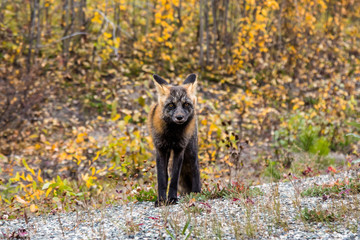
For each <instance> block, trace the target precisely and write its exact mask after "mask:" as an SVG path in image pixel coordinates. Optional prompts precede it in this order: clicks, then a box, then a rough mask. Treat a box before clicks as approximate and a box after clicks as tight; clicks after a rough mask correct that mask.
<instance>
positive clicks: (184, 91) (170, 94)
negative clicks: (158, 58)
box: [153, 74, 197, 125]
mask: <svg viewBox="0 0 360 240" xmlns="http://www.w3.org/2000/svg"><path fill="white" fill-rule="evenodd" d="M153 77H154V80H155V81H154V82H155V85H156V89H157V92H158V98H159V106H160V107H161V109H162V118H163V119H164V121H165V122H168V123H175V124H178V125H182V124H184V123H186V122H188V121H189V120H191V119H192V118H193V117H194V114H195V105H196V96H195V94H196V83H197V81H196V75H195V74H190V75H189V76H188V77H187V78H186V80H185V81H184V83H183V84H182V85H180V86H172V85H169V84H168V83H167V82H166V81H165V80H164V79H162V78H161V77H159V76H158V75H154V76H153Z"/></svg>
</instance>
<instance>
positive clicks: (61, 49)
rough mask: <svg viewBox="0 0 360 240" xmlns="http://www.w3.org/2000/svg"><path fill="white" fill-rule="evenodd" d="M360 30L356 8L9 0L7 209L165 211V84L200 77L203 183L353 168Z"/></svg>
mask: <svg viewBox="0 0 360 240" xmlns="http://www.w3.org/2000/svg"><path fill="white" fill-rule="evenodd" d="M359 26H360V2H359V1H354V0H341V1H338V0H298V1H290V0H258V1H255V0H241V1H237V0H200V1H194V0H140V1H135V0H131V1H125V0H113V1H98V0H88V1H86V0H62V1H59V0H31V1H19V0H18V1H2V2H1V5H0V39H1V42H0V174H1V175H0V181H1V182H0V183H1V185H0V189H1V191H0V203H1V204H0V206H1V207H0V211H3V212H5V211H9V209H11V210H13V212H14V213H16V212H21V211H22V210H23V209H24V208H25V209H27V208H29V209H30V210H31V211H32V212H41V211H44V212H46V211H48V210H49V209H57V210H63V209H65V210H66V209H68V210H69V209H72V208H74V207H76V206H75V205H76V204H75V203H77V204H78V202H76V201H88V200H89V199H92V201H93V202H92V204H93V205H94V206H99V205H101V204H103V203H113V202H115V201H118V200H121V201H127V200H134V199H137V200H144V199H146V200H153V196H155V195H156V194H155V193H154V192H153V190H152V189H154V184H155V183H154V180H155V179H156V178H155V174H156V173H155V171H154V166H155V165H154V164H155V161H154V157H153V146H152V143H151V140H150V137H149V135H148V133H147V130H146V124H145V122H146V116H147V112H148V111H149V106H150V104H151V102H153V101H154V99H155V94H154V86H153V84H152V82H151V75H152V74H153V73H158V74H160V75H162V76H164V77H165V78H166V79H169V80H171V81H172V82H176V83H179V82H180V81H181V80H183V79H184V78H185V76H186V75H187V74H188V73H191V72H196V73H198V75H199V85H200V86H199V106H198V115H199V119H198V123H199V147H200V161H201V165H202V166H201V169H202V172H201V175H202V176H201V177H202V179H203V181H205V182H206V181H212V180H214V179H222V180H224V181H227V180H230V179H235V178H236V179H238V180H239V179H240V180H241V181H245V182H251V181H254V182H256V183H257V182H262V181H267V180H269V179H271V180H279V179H281V178H282V174H287V173H288V172H290V171H292V172H293V173H295V174H299V175H306V176H308V175H311V174H319V173H326V170H327V169H328V168H329V167H331V169H338V170H339V169H340V170H341V169H348V168H353V167H356V164H352V162H356V160H357V158H358V157H359V155H358V154H359V153H358V152H359V149H358V148H359V143H358V139H357V138H356V137H354V135H352V134H357V133H358V131H360V125H359V123H360V122H359V119H360V114H359V113H360V105H359V101H360V99H359V96H360V28H359ZM349 133H350V135H349ZM356 136H357V135H356ZM334 152H336V153H337V154H336V156H339V155H341V156H343V157H340V158H338V157H333V155H332V153H334ZM309 169H310V170H311V171H310V170H309ZM304 172H306V174H304ZM302 173H303V174H302ZM104 196H106V201H105V200H104V199H105V197H104ZM75 200H76V201H75ZM104 201H105V202H104ZM44 204H46V206H49V208H43V207H41V206H44ZM15 215H16V214H15ZM15 215H14V216H15ZM0 217H1V215H0Z"/></svg>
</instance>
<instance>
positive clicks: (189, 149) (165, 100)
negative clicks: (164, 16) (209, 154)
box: [148, 73, 201, 207]
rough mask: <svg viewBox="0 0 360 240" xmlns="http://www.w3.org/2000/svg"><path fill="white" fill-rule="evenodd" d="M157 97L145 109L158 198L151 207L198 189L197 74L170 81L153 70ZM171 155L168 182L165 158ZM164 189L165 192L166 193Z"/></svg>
mask: <svg viewBox="0 0 360 240" xmlns="http://www.w3.org/2000/svg"><path fill="white" fill-rule="evenodd" d="M153 81H154V84H155V87H156V91H157V95H158V100H157V103H155V104H154V105H153V106H152V107H151V108H150V111H149V116H148V128H149V132H150V135H151V137H152V139H153V143H154V146H155V149H156V170H157V185H158V198H157V200H156V201H155V207H158V206H162V205H172V204H176V203H177V202H178V197H177V193H178V187H179V189H180V193H181V194H188V193H191V192H195V193H197V192H200V191H201V182H200V169H199V159H198V136H197V131H198V130H197V128H198V126H197V117H196V104H197V97H196V87H197V75H196V74H194V73H192V74H190V75H188V76H187V77H186V79H185V81H184V82H183V83H182V84H181V85H171V84H169V83H168V82H167V81H166V80H164V79H163V78H161V77H160V76H158V75H156V74H154V75H153ZM170 156H172V157H173V158H172V169H171V178H170V183H168V182H169V181H168V179H169V171H168V167H169V159H170ZM167 190H168V196H167V197H166V193H167Z"/></svg>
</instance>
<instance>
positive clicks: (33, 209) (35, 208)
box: [30, 204, 38, 212]
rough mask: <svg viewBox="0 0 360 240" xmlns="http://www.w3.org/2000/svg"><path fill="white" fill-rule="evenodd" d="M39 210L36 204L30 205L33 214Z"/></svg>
mask: <svg viewBox="0 0 360 240" xmlns="http://www.w3.org/2000/svg"><path fill="white" fill-rule="evenodd" d="M37 208H38V207H37V206H36V205H35V204H31V205H30V211H31V212H36V210H37Z"/></svg>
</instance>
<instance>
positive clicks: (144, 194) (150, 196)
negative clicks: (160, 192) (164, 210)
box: [134, 188, 157, 202]
mask: <svg viewBox="0 0 360 240" xmlns="http://www.w3.org/2000/svg"><path fill="white" fill-rule="evenodd" d="M134 197H135V199H136V200H138V201H139V202H144V201H150V202H155V201H156V199H157V194H156V192H155V190H154V188H150V189H148V190H146V189H140V188H139V190H138V191H137V192H136V193H135V194H134Z"/></svg>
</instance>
